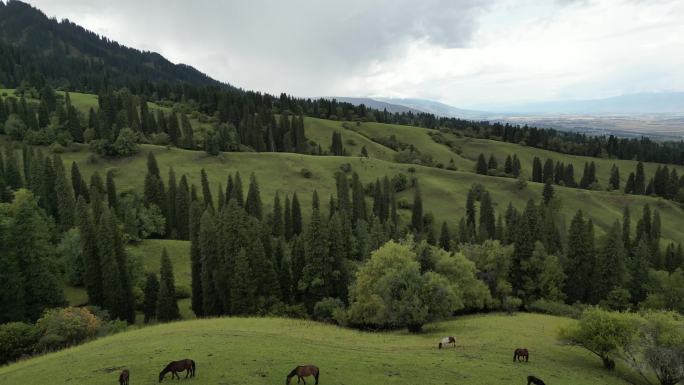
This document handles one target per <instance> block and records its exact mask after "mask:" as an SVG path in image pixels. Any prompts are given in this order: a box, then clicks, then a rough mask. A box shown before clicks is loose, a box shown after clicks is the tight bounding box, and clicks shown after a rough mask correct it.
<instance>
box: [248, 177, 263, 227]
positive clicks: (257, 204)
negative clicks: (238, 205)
mask: <svg viewBox="0 0 684 385" xmlns="http://www.w3.org/2000/svg"><path fill="white" fill-rule="evenodd" d="M262 206H263V204H262V203H261V193H260V192H259V182H257V179H256V175H254V173H252V175H250V177H249V191H247V200H246V201H245V209H246V210H247V214H249V215H251V216H253V217H254V218H256V219H258V220H262V219H263V214H262V210H263V208H262Z"/></svg>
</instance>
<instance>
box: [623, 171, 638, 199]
mask: <svg viewBox="0 0 684 385" xmlns="http://www.w3.org/2000/svg"><path fill="white" fill-rule="evenodd" d="M635 188H636V177H635V176H634V173H633V172H632V173H630V174H629V177H628V178H627V183H625V194H636V191H635Z"/></svg>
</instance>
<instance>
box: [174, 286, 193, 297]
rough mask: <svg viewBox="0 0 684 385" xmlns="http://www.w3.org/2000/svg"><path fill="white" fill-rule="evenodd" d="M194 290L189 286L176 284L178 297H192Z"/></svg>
mask: <svg viewBox="0 0 684 385" xmlns="http://www.w3.org/2000/svg"><path fill="white" fill-rule="evenodd" d="M191 295H192V291H191V290H190V288H189V287H187V286H183V285H177V286H176V299H185V298H190V296H191Z"/></svg>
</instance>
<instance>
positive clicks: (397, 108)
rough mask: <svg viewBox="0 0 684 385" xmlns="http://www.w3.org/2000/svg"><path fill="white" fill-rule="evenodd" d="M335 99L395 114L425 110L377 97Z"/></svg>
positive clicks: (338, 97)
mask: <svg viewBox="0 0 684 385" xmlns="http://www.w3.org/2000/svg"><path fill="white" fill-rule="evenodd" d="M334 99H337V100H339V101H340V102H347V103H351V104H353V105H355V106H358V105H361V104H363V105H365V106H366V107H370V108H375V109H378V110H380V111H382V110H387V112H391V113H393V114H394V113H402V112H413V113H414V114H415V113H419V112H425V111H423V110H421V109H417V108H411V107H408V106H403V105H399V104H395V103H390V102H385V101H382V100H377V99H373V98H352V97H345V96H336V97H335V98H334Z"/></svg>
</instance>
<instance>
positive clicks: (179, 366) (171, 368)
mask: <svg viewBox="0 0 684 385" xmlns="http://www.w3.org/2000/svg"><path fill="white" fill-rule="evenodd" d="M184 370H185V371H186V373H185V378H188V376H190V377H195V361H193V360H191V359H189V358H186V359H184V360H180V361H171V362H169V364H168V365H166V367H165V368H164V370H162V371H161V372H159V382H162V380H163V379H164V376H165V375H166V373H168V372H171V378H173V377H176V378H178V379H179V380H180V376H179V375H178V372H182V371H184Z"/></svg>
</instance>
